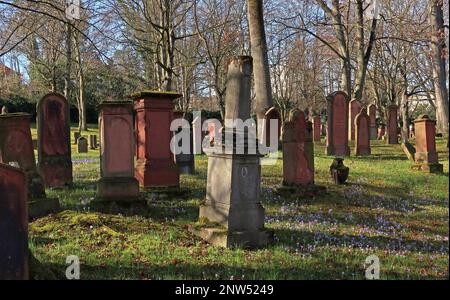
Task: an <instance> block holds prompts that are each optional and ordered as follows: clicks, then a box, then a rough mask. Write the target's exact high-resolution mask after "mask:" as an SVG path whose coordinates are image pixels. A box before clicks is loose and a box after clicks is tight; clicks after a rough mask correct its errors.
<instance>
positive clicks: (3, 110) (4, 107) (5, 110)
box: [1, 106, 9, 115]
mask: <svg viewBox="0 0 450 300" xmlns="http://www.w3.org/2000/svg"><path fill="white" fill-rule="evenodd" d="M7 113H9V111H8V108H7V107H6V106H3V107H2V113H1V114H2V115H6V114H7Z"/></svg>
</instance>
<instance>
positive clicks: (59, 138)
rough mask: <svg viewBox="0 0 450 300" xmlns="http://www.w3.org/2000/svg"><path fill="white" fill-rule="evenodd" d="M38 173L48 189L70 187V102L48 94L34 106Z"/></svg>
mask: <svg viewBox="0 0 450 300" xmlns="http://www.w3.org/2000/svg"><path fill="white" fill-rule="evenodd" d="M37 116H38V117H37V131H38V170H39V173H40V174H41V176H42V178H43V180H44V183H45V185H46V186H47V187H51V188H63V187H68V186H70V185H72V182H73V175H72V158H71V152H72V150H71V146H70V119H69V103H68V102H67V100H66V98H64V97H63V96H62V95H59V94H55V93H53V94H48V95H46V96H45V97H43V98H42V99H41V100H40V101H39V103H38V106H37Z"/></svg>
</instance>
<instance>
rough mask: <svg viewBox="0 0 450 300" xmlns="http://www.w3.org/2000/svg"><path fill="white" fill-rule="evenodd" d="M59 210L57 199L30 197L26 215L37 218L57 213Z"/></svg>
mask: <svg viewBox="0 0 450 300" xmlns="http://www.w3.org/2000/svg"><path fill="white" fill-rule="evenodd" d="M60 210H61V205H60V204H59V200H58V199H56V198H51V199H32V200H30V201H29V202H28V216H29V218H30V219H38V218H42V217H44V216H47V215H48V214H52V213H57V212H59V211H60Z"/></svg>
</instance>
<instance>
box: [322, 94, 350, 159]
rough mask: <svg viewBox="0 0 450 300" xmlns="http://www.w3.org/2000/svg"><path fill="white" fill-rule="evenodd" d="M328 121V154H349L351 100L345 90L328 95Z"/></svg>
mask: <svg viewBox="0 0 450 300" xmlns="http://www.w3.org/2000/svg"><path fill="white" fill-rule="evenodd" d="M327 101H328V109H327V112H328V123H327V148H326V154H327V155H334V156H349V155H350V147H349V145H348V140H349V138H348V133H349V129H348V119H349V116H348V113H349V101H348V96H347V94H346V93H344V92H336V93H333V94H331V95H329V96H328V97H327Z"/></svg>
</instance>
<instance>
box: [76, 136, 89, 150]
mask: <svg viewBox="0 0 450 300" xmlns="http://www.w3.org/2000/svg"><path fill="white" fill-rule="evenodd" d="M77 146H78V147H77V152H78V153H88V152H89V150H88V140H87V138H85V137H80V138H79V139H78V142H77Z"/></svg>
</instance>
